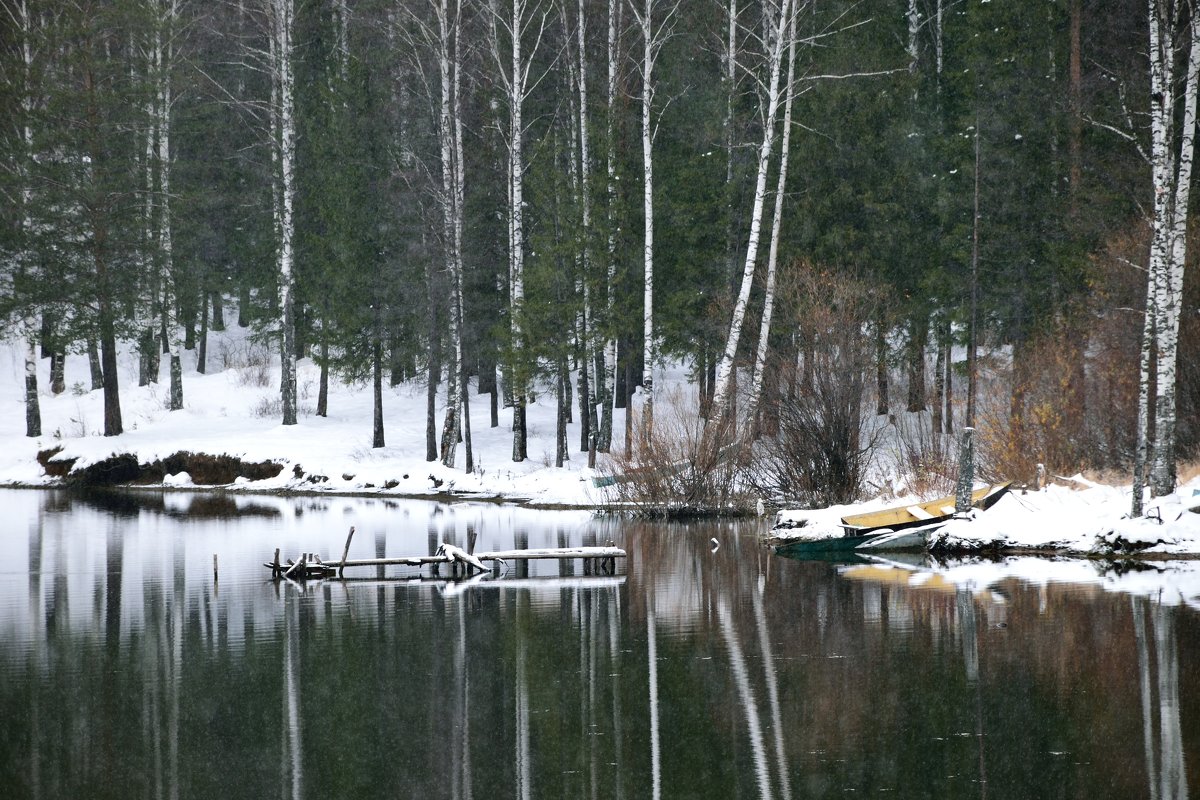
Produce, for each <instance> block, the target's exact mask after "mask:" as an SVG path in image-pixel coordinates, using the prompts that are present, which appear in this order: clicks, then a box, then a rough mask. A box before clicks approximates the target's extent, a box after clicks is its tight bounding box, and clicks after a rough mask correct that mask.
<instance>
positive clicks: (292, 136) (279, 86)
mask: <svg viewBox="0 0 1200 800" xmlns="http://www.w3.org/2000/svg"><path fill="white" fill-rule="evenodd" d="M271 17H272V20H271V21H272V52H273V55H274V57H275V60H274V63H273V65H272V66H273V70H272V72H273V74H272V79H273V81H272V89H273V93H274V94H275V98H274V99H275V101H276V102H275V103H274V104H273V111H274V114H273V121H274V123H275V137H276V138H275V147H274V148H273V149H274V151H275V154H276V163H277V167H278V178H277V184H276V194H277V197H278V204H277V206H276V208H277V215H278V216H277V228H276V230H277V234H278V237H279V242H278V245H279V246H278V252H277V254H276V261H277V267H278V280H279V313H280V325H281V328H282V341H281V343H280V367H281V372H282V375H281V378H280V396H281V399H282V401H283V424H284V425H295V424H296V422H297V419H296V301H295V286H296V278H295V273H294V265H293V260H294V250H293V248H294V245H293V239H294V237H295V221H294V219H293V206H294V203H295V164H296V120H295V98H296V85H295V75H294V74H293V71H292V58H293V51H294V46H293V44H292V31H293V28H294V25H295V6H294V0H271Z"/></svg>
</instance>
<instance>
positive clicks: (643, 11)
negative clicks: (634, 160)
mask: <svg viewBox="0 0 1200 800" xmlns="http://www.w3.org/2000/svg"><path fill="white" fill-rule="evenodd" d="M678 8H679V5H678V3H675V4H672V5H670V6H669V7H668V8H666V9H665V10H664V13H663V14H662V15H661V19H659V20H658V27H657V28H656V27H655V22H654V20H655V16H654V11H655V2H654V0H642V6H641V7H640V8H639V7H638V5H637V4H636V2H633V0H631V4H630V9H631V10H632V12H633V16H634V19H635V20H636V21H637V24H638V28H639V30H640V32H641V35H642V58H641V62H640V63H639V68H640V70H641V74H642V213H643V215H644V218H643V233H642V264H643V284H642V337H643V340H642V348H643V349H642V392H643V401H642V439H643V441H649V440H650V438H651V437H652V435H653V427H654V362H655V359H656V358H657V357H658V352H657V346H656V341H655V333H654V118H653V110H654V64H655V62H656V61H657V60H658V54H659V52H661V50H662V46H663V44H665V43H666V40H667V38H668V37H669V36H670V34H671V25H672V21H673V18H674V15H675V12H676V10H677V9H678ZM625 413H626V414H628V413H629V410H628V409H626V412H625Z"/></svg>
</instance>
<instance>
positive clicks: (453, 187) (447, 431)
mask: <svg viewBox="0 0 1200 800" xmlns="http://www.w3.org/2000/svg"><path fill="white" fill-rule="evenodd" d="M435 14H436V16H437V37H438V53H437V59H438V74H439V78H440V85H441V111H440V114H439V117H438V139H439V143H440V146H441V163H442V187H441V196H440V198H439V200H440V204H441V208H442V241H443V243H444V248H445V260H446V273H447V274H448V275H449V278H450V293H449V309H448V311H449V315H448V317H449V323H450V325H449V336H450V341H449V356H450V360H449V363H448V364H447V366H446V415H445V420H444V422H443V424H442V441H441V450H440V454H441V461H442V464H443V465H444V466H446V467H453V466H454V461H455V454H456V451H457V449H458V440H459V438H460V436H461V434H462V403H463V396H464V393H465V387H464V386H463V380H462V379H463V375H464V374H465V367H464V365H463V342H462V337H463V319H462V291H463V276H462V252H461V246H462V223H461V216H462V208H461V206H460V204H461V202H462V197H461V183H462V182H461V178H460V175H459V173H460V171H461V170H462V144H461V142H458V141H457V139H458V136H459V135H460V133H461V122H460V121H459V120H458V119H457V117H458V115H459V114H461V109H460V106H459V102H458V95H459V90H460V85H461V84H460V80H461V76H460V73H459V70H460V68H461V63H460V60H459V59H458V57H457V56H456V54H457V52H458V50H459V49H460V45H461V43H460V41H459V36H460V24H459V21H460V19H461V8H458V7H456V8H455V9H454V11H453V13H451V11H450V8H449V3H448V2H447V0H439V2H438V4H437V6H436V7H435Z"/></svg>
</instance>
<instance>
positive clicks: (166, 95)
mask: <svg viewBox="0 0 1200 800" xmlns="http://www.w3.org/2000/svg"><path fill="white" fill-rule="evenodd" d="M158 11H159V18H158V20H157V23H158V25H157V28H156V30H155V33H154V49H155V58H154V61H155V65H156V67H157V72H158V75H157V78H158V87H157V88H158V98H157V115H156V119H155V127H156V128H157V134H158V136H157V138H158V151H157V154H156V155H157V164H156V166H157V168H158V194H159V196H158V250H159V267H160V269H161V270H162V279H161V282H162V287H163V293H162V302H163V313H164V314H165V315H166V319H167V342H166V344H167V347H168V360H169V369H170V390H169V396H170V400H169V404H168V405H169V408H170V410H171V411H178V410H180V409H182V408H183V368H182V365H181V362H180V350H181V349H182V348H183V326H182V325H180V323H179V298H178V292H177V291H176V286H177V281H176V275H175V259H174V246H173V242H172V237H171V102H172V96H171V71H172V67H173V58H174V52H175V51H174V41H173V39H174V36H175V32H176V29H177V28H176V25H177V22H178V19H179V2H178V0H160V4H159V9H158ZM164 34H165V41H164Z"/></svg>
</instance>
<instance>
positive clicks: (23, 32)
mask: <svg viewBox="0 0 1200 800" xmlns="http://www.w3.org/2000/svg"><path fill="white" fill-rule="evenodd" d="M9 11H10V14H11V17H12V22H13V23H14V26H15V27H16V33H17V35H18V36H19V37H20V40H21V103H20V104H21V146H22V148H23V152H22V153H21V159H22V162H21V166H20V179H21V194H20V196H21V232H22V234H23V237H24V241H23V242H22V253H21V257H20V261H19V269H20V270H21V271H23V272H25V273H26V277H27V278H30V277H32V276H31V275H29V274H28V272H29V270H31V269H32V268H33V264H34V259H33V257H32V256H33V252H32V248H33V234H34V223H33V186H32V180H33V176H32V174H31V172H32V164H33V154H34V145H33V108H34V97H33V55H34V49H33V16H32V15H31V14H30V13H29V2H28V0H17V2H16V3H15V4H14V6H13V7H12V8H11V9H9ZM20 331H21V337H22V339H23V340H24V348H23V349H24V359H25V435H26V436H28V437H37V436H41V435H42V411H41V403H40V402H39V400H38V384H37V364H38V359H37V334H38V328H37V319H36V317H35V315H34V314H33V312H32V310H31V309H30V310H27V311H26V313H25V314H24V316H23V317H22V319H21V325H20Z"/></svg>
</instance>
